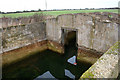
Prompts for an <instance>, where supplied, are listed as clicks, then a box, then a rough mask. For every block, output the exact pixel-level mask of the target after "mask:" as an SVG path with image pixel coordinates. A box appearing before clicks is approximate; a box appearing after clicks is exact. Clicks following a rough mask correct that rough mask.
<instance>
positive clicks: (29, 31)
mask: <svg viewBox="0 0 120 80" xmlns="http://www.w3.org/2000/svg"><path fill="white" fill-rule="evenodd" d="M45 25H46V24H45V23H43V22H39V23H33V24H28V25H19V26H11V27H7V28H4V29H3V39H2V40H3V41H2V44H3V52H5V51H9V50H12V49H16V48H19V47H23V46H25V45H28V44H32V43H36V42H39V41H41V40H44V39H46V27H45Z"/></svg>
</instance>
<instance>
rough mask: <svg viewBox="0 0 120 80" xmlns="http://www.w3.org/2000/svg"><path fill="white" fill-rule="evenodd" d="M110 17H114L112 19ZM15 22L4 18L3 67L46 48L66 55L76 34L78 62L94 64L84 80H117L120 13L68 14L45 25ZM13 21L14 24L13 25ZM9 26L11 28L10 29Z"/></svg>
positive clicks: (39, 22) (0, 32) (1, 29)
mask: <svg viewBox="0 0 120 80" xmlns="http://www.w3.org/2000/svg"><path fill="white" fill-rule="evenodd" d="M110 15H111V16H112V17H109V16H110ZM13 20H14V19H12V18H11V19H8V18H6V19H4V20H3V21H4V22H3V25H4V27H2V28H0V35H1V37H2V42H1V43H0V45H1V52H0V53H1V54H0V55H2V64H3V66H7V65H9V64H12V63H14V62H17V61H19V60H22V59H24V58H26V57H28V56H30V55H33V54H34V53H35V52H37V51H43V50H46V49H50V50H53V51H56V52H59V53H61V54H64V45H65V44H66V43H67V42H66V40H65V39H66V36H67V34H68V33H69V32H72V31H74V32H75V34H76V35H75V36H76V46H77V47H78V52H77V60H80V61H84V62H88V63H91V64H93V65H92V66H91V67H90V68H89V69H88V70H87V71H86V72H85V73H83V75H82V76H81V78H117V76H118V73H119V72H120V71H119V70H118V60H119V57H118V55H119V52H118V44H119V43H120V42H119V41H118V29H119V28H118V26H119V22H118V20H119V19H118V14H115V13H79V14H65V15H59V16H57V17H56V18H51V19H47V20H45V21H44V22H43V21H42V22H41V21H39V20H38V21H36V22H33V23H28V22H29V21H28V20H27V21H28V22H27V23H26V24H20V22H21V21H20V22H19V21H18V23H15V24H14V25H12V24H13V23H14V22H15V21H13ZM10 21H13V22H12V23H11V25H10V24H9V23H10ZM8 24H9V25H10V26H7V27H6V25H8ZM73 36H74V35H73ZM70 37H72V36H70ZM70 37H69V38H70ZM114 44H115V45H114ZM23 52H24V53H23ZM81 78H80V79H81Z"/></svg>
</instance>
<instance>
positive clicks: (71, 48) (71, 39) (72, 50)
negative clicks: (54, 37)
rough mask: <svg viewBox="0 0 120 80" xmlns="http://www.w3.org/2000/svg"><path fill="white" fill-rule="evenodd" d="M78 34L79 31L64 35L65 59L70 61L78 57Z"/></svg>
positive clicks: (67, 32)
mask: <svg viewBox="0 0 120 80" xmlns="http://www.w3.org/2000/svg"><path fill="white" fill-rule="evenodd" d="M76 32H77V31H66V32H65V35H64V50H65V51H64V52H65V59H66V60H67V59H69V58H71V57H72V56H77V45H76Z"/></svg>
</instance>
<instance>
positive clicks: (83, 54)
mask: <svg viewBox="0 0 120 80" xmlns="http://www.w3.org/2000/svg"><path fill="white" fill-rule="evenodd" d="M102 54H103V53H101V52H98V51H95V50H91V49H89V48H85V47H82V46H81V47H79V48H78V54H77V60H78V61H82V62H86V63H91V64H94V63H95V62H96V61H97V60H98V59H99V58H100V57H101V56H102Z"/></svg>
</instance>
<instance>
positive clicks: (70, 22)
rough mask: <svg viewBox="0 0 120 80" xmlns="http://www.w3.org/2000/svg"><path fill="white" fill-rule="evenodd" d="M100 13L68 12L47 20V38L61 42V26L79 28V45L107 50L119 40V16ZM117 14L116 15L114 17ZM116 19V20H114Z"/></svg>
mask: <svg viewBox="0 0 120 80" xmlns="http://www.w3.org/2000/svg"><path fill="white" fill-rule="evenodd" d="M115 15H116V16H117V14H113V17H112V18H109V15H105V14H103V13H99V14H94V13H93V14H92V13H90V14H85V13H81V14H67V15H60V16H58V17H57V18H54V19H48V20H47V21H46V32H47V38H48V39H50V40H53V41H57V42H59V43H61V41H62V40H61V37H62V35H61V34H62V31H61V28H70V29H77V30H78V35H77V43H78V45H79V46H84V47H87V48H91V49H95V50H97V51H101V52H105V51H107V50H108V49H109V48H110V46H112V45H113V44H114V43H115V42H117V41H118V25H119V24H118V22H117V21H118V18H117V17H116V16H115ZM114 16H115V17H114ZM112 19H114V21H112Z"/></svg>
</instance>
